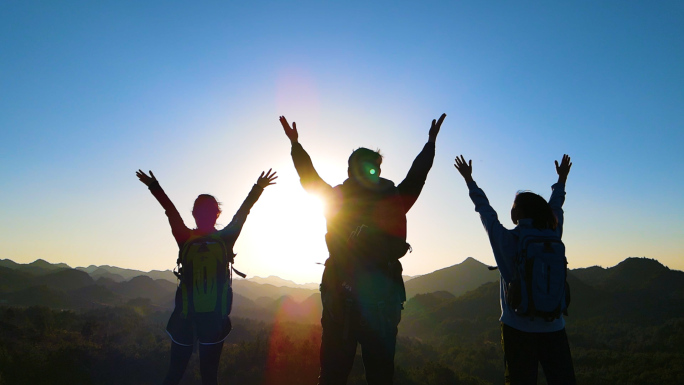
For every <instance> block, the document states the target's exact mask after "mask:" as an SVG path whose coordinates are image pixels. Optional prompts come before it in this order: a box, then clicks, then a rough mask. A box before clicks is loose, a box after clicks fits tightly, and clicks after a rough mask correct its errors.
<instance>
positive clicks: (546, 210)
mask: <svg viewBox="0 0 684 385" xmlns="http://www.w3.org/2000/svg"><path fill="white" fill-rule="evenodd" d="M512 210H517V213H518V215H517V216H516V217H515V218H513V223H514V224H516V225H517V224H518V221H517V220H518V219H523V218H530V219H532V226H534V227H535V228H537V229H539V230H545V229H551V230H555V229H556V226H558V218H556V215H554V213H553V211H552V210H551V206H549V203H548V202H547V201H546V199H544V198H542V197H541V196H540V195H538V194H535V193H533V192H531V191H518V193H517V194H515V200H514V201H513V208H512Z"/></svg>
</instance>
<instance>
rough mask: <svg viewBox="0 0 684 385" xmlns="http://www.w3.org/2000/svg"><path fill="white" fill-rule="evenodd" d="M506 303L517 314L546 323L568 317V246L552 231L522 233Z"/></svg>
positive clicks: (522, 230) (523, 231)
mask: <svg viewBox="0 0 684 385" xmlns="http://www.w3.org/2000/svg"><path fill="white" fill-rule="evenodd" d="M518 245H519V248H518V255H516V259H515V263H514V269H515V276H514V278H513V280H512V281H511V282H510V283H509V284H508V287H507V290H506V302H507V303H508V305H509V306H510V307H511V309H513V311H514V312H515V314H517V315H520V316H524V317H529V318H532V319H534V318H535V317H540V318H542V319H544V320H546V321H553V320H554V319H557V318H560V315H561V314H565V315H568V305H569V304H570V287H569V286H568V283H567V275H568V274H567V271H568V260H567V258H566V257H565V245H564V244H563V242H562V241H561V239H560V237H559V236H558V235H557V234H555V233H554V232H552V231H550V230H537V229H521V232H520V237H519V241H518Z"/></svg>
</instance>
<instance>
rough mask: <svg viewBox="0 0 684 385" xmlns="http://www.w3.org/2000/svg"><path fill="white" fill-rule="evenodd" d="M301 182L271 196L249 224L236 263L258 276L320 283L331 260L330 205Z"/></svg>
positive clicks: (238, 246)
mask: <svg viewBox="0 0 684 385" xmlns="http://www.w3.org/2000/svg"><path fill="white" fill-rule="evenodd" d="M298 182H299V181H298V180H297V181H296V183H287V182H284V183H282V184H281V183H279V184H278V187H280V188H279V189H277V190H276V189H275V188H273V190H272V191H265V192H264V194H263V195H262V197H261V198H260V199H259V202H257V204H256V205H255V206H254V208H253V209H252V213H251V214H250V215H249V217H248V219H247V223H246V224H245V227H244V229H243V232H242V234H241V235H240V238H239V239H238V242H237V243H236V246H235V252H236V253H238V257H237V258H236V263H240V266H245V269H246V270H248V271H249V274H251V275H252V276H254V275H257V276H269V275H277V276H279V277H281V278H285V279H290V280H294V281H296V282H300V283H307V282H316V281H318V280H320V276H321V273H322V271H323V270H322V267H321V264H322V263H324V262H325V260H326V258H327V257H328V251H327V247H326V245H325V232H326V228H325V217H324V215H323V213H324V204H323V202H322V201H321V199H320V198H319V197H317V196H315V195H311V194H307V193H306V192H305V191H304V190H303V189H302V187H301V185H299V183H298ZM270 188H271V187H269V189H270ZM269 193H272V194H270V195H267V194H269ZM243 255H244V256H245V257H244V259H245V261H244V262H243Z"/></svg>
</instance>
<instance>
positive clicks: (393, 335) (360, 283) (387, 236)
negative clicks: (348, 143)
mask: <svg viewBox="0 0 684 385" xmlns="http://www.w3.org/2000/svg"><path fill="white" fill-rule="evenodd" d="M445 117H446V114H444V115H442V116H441V117H440V118H439V121H435V120H433V121H432V127H431V128H430V131H429V134H428V142H427V143H426V144H425V146H424V147H423V150H422V151H421V152H420V154H418V156H417V157H416V159H415V160H414V162H413V165H412V166H411V169H410V170H409V172H408V174H407V175H406V178H405V179H404V180H403V181H402V182H401V183H400V184H399V185H397V186H395V185H394V183H393V182H392V181H390V180H387V179H384V178H381V177H380V171H381V170H380V165H381V163H382V156H381V155H380V153H378V152H377V151H373V150H369V149H367V148H359V149H357V150H355V151H354V152H353V153H352V154H351V156H350V157H349V160H348V169H347V174H348V176H349V178H348V179H347V180H345V181H344V183H342V184H341V185H338V186H336V187H332V186H331V185H329V184H327V183H326V182H325V181H324V180H323V179H322V178H321V177H320V176H319V175H318V173H317V172H316V170H315V168H314V166H313V163H312V161H311V158H310V157H309V154H307V152H306V151H305V150H304V148H303V147H302V145H301V144H299V140H298V138H299V134H298V132H297V125H296V123H294V122H293V123H292V127H290V124H289V123H288V122H287V120H286V119H285V117H283V116H281V117H280V123H281V124H282V126H283V129H284V130H285V134H286V135H287V137H288V138H289V139H290V142H291V144H292V160H293V162H294V165H295V168H296V169H297V173H298V174H299V177H300V180H301V183H302V186H303V187H304V189H306V191H307V192H310V193H314V194H317V195H318V196H320V197H321V198H322V199H323V201H324V202H325V205H326V208H325V218H326V224H327V233H326V235H325V240H326V244H327V246H328V251H329V257H328V259H327V260H326V262H325V270H324V272H323V278H322V280H321V300H322V302H323V315H322V317H321V324H322V326H323V337H322V341H321V355H320V362H321V372H320V377H319V384H320V385H335V384H346V383H347V377H348V376H349V372H350V371H351V368H352V364H353V362H354V356H355V355H356V347H357V345H358V344H360V345H361V352H362V356H363V364H364V368H365V370H366V380H367V382H368V384H370V385H378V384H392V381H393V377H394V352H395V348H396V339H397V327H398V325H399V321H400V319H401V309H402V304H403V302H404V301H406V290H405V288H404V282H403V279H402V277H401V272H402V267H401V263H400V262H399V258H401V257H403V256H404V255H405V254H406V253H407V251H408V250H409V248H410V246H409V244H408V243H406V213H407V212H408V211H409V210H410V209H411V207H412V206H413V204H414V203H415V202H416V200H417V199H418V196H419V195H420V192H421V191H422V189H423V185H424V184H425V179H426V178H427V175H428V172H429V171H430V168H431V167H432V162H433V159H434V156H435V140H436V139H437V134H438V133H439V130H440V127H441V125H442V122H443V121H444V118H445Z"/></svg>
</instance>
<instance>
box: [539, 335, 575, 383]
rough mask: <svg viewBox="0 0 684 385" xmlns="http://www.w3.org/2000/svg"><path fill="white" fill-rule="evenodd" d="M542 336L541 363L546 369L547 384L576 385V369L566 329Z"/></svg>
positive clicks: (540, 340)
mask: <svg viewBox="0 0 684 385" xmlns="http://www.w3.org/2000/svg"><path fill="white" fill-rule="evenodd" d="M541 334H542V335H540V339H539V362H540V363H541V365H542V369H544V375H545V376H546V382H547V383H548V384H549V385H575V369H574V368H573V365H572V356H571V355H570V345H569V344H568V336H567V334H565V329H563V330H560V331H557V332H553V333H541Z"/></svg>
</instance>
